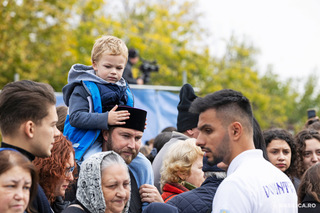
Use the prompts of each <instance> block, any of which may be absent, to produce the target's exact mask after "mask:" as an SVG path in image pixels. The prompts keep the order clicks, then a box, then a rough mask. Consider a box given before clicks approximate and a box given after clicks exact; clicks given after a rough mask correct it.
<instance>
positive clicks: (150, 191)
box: [139, 184, 163, 203]
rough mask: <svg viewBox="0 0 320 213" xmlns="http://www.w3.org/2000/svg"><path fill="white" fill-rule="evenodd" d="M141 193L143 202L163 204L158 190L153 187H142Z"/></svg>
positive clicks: (146, 185)
mask: <svg viewBox="0 0 320 213" xmlns="http://www.w3.org/2000/svg"><path fill="white" fill-rule="evenodd" d="M139 192H140V197H141V201H142V202H148V203H152V202H163V199H162V197H161V195H160V193H159V191H158V189H157V188H156V187H155V186H153V185H149V184H144V185H142V186H141V187H140V190H139Z"/></svg>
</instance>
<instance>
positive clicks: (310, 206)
mask: <svg viewBox="0 0 320 213" xmlns="http://www.w3.org/2000/svg"><path fill="white" fill-rule="evenodd" d="M298 207H299V208H298V212H299V213H319V212H320V203H319V202H317V201H316V200H315V199H314V198H313V197H311V196H310V195H306V196H305V197H304V198H303V201H302V202H301V203H299V205H298Z"/></svg>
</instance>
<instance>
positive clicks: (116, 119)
mask: <svg viewBox="0 0 320 213" xmlns="http://www.w3.org/2000/svg"><path fill="white" fill-rule="evenodd" d="M117 108H118V105H115V106H114V107H113V108H112V109H111V110H110V111H109V114H108V124H109V125H123V124H125V123H126V122H125V121H124V120H127V119H129V116H130V113H129V112H128V111H127V110H121V111H116V109H117Z"/></svg>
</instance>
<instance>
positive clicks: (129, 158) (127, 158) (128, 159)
mask: <svg viewBox="0 0 320 213" xmlns="http://www.w3.org/2000/svg"><path fill="white" fill-rule="evenodd" d="M105 143H106V146H107V150H108V151H115V152H116V153H118V154H119V155H120V156H121V157H122V158H123V160H124V161H125V162H126V164H128V165H129V164H130V163H131V161H132V160H133V159H134V158H135V157H137V155H138V153H137V151H136V150H135V149H130V148H124V149H123V150H119V149H116V148H114V147H113V141H112V137H111V134H109V135H108V140H107V141H105ZM123 152H131V153H132V155H131V156H126V155H123Z"/></svg>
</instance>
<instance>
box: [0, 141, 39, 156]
mask: <svg viewBox="0 0 320 213" xmlns="http://www.w3.org/2000/svg"><path fill="white" fill-rule="evenodd" d="M1 147H3V148H12V149H15V150H17V151H19V152H20V153H21V154H23V155H25V156H26V157H27V158H28V159H29V160H30V161H33V160H34V158H35V156H34V155H33V154H31V153H30V152H28V151H26V150H25V149H22V148H21V147H18V146H14V145H12V144H8V143H6V142H1Z"/></svg>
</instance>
